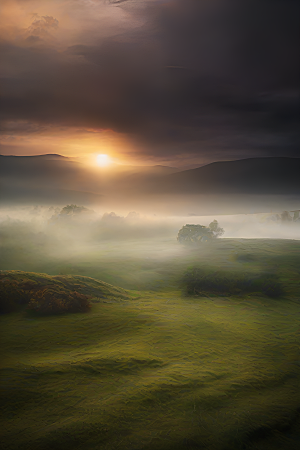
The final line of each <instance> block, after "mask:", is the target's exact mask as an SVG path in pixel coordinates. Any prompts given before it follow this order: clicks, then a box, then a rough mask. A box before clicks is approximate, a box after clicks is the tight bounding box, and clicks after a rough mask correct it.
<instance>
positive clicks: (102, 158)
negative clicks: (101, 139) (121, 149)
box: [97, 154, 111, 167]
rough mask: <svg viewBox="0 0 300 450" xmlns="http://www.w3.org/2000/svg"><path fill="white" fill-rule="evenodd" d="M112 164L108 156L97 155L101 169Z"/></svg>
mask: <svg viewBox="0 0 300 450" xmlns="http://www.w3.org/2000/svg"><path fill="white" fill-rule="evenodd" d="M110 163H111V160H110V157H109V156H108V155H104V154H101V155H97V164H98V166H100V167H106V166H108V165H109V164H110Z"/></svg>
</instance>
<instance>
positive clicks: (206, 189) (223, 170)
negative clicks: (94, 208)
mask: <svg viewBox="0 0 300 450" xmlns="http://www.w3.org/2000/svg"><path fill="white" fill-rule="evenodd" d="M98 169H99V170H98ZM210 194H212V195H215V194H217V195H218V196H221V195H300V158H287V157H269V158H248V159H242V160H235V161H219V162H214V163H211V164H207V165H204V166H201V167H197V168H193V169H188V170H183V171H182V170H180V169H176V168H174V167H168V166H161V165H157V166H141V167H134V166H130V167H127V166H125V167H124V168H123V167H116V168H115V170H114V169H113V168H111V169H110V170H105V169H104V170H103V169H102V168H97V167H96V166H95V167H94V168H93V167H88V166H85V165H83V164H81V163H79V162H74V161H72V160H70V159H69V158H65V157H60V155H37V156H0V200H1V202H2V203H3V202H5V203H6V204H7V203H9V202H10V201H12V202H14V203H16V202H17V201H18V200H19V201H20V203H24V202H26V203H28V202H30V201H31V200H32V201H33V202H34V201H35V202H37V201H38V202H39V203H41V202H43V201H45V202H47V203H59V204H62V203H64V202H65V201H67V199H70V201H71V199H72V202H73V203H76V202H78V203H80V204H94V203H97V204H99V202H100V199H103V198H104V196H105V197H106V198H111V197H112V196H114V197H115V198H119V199H120V201H122V202H123V201H124V199H127V200H128V199H131V198H144V197H145V198H146V197H147V196H152V197H153V196H154V197H156V196H161V195H168V196H174V199H175V198H176V196H178V195H181V196H182V195H183V196H191V195H210ZM76 199H77V200H76ZM122 199H123V200H122ZM83 200H85V201H84V202H83ZM101 201H102V200H101Z"/></svg>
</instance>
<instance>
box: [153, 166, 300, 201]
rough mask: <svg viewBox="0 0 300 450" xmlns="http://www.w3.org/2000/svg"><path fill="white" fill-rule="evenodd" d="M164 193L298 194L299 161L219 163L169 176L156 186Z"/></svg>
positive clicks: (299, 180)
mask: <svg viewBox="0 0 300 450" xmlns="http://www.w3.org/2000/svg"><path fill="white" fill-rule="evenodd" d="M157 189H160V191H161V192H166V193H171V192H172V193H174V194H175V193H202V194H205V193H211V194H215V193H231V194H242V193H245V194H300V158H287V157H269V158H248V159H241V160H236V161H220V162H214V163H211V164H207V165H206V166H202V167H199V168H196V169H189V170H185V171H181V172H177V173H174V174H170V175H168V176H167V177H166V179H165V180H163V182H162V183H161V184H160V185H159V186H157Z"/></svg>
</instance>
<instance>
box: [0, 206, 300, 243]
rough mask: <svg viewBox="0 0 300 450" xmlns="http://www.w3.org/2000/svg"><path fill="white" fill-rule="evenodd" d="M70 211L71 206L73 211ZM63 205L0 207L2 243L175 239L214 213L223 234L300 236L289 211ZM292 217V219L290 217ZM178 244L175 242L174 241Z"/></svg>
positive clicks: (227, 236)
mask: <svg viewBox="0 0 300 450" xmlns="http://www.w3.org/2000/svg"><path fill="white" fill-rule="evenodd" d="M74 211H75V212H74ZM74 211H73V210H72V208H71V209H70V210H64V211H62V208H61V207H57V206H51V207H48V206H34V207H29V206H23V207H22V206H20V207H18V208H2V209H0V236H1V240H2V245H7V244H8V243H10V244H13V243H14V242H15V243H17V242H19V241H22V242H23V245H26V243H29V242H32V243H37V244H40V245H46V244H48V245H49V251H51V248H52V249H55V252H57V251H58V252H59V251H60V250H61V251H62V248H63V251H65V249H66V247H69V250H70V251H71V250H76V249H79V248H81V249H82V247H84V246H93V245H100V246H101V244H103V245H105V244H107V243H108V242H123V244H122V245H126V242H132V241H148V242H149V243H150V244H151V245H152V246H154V247H155V245H158V243H159V242H161V241H168V242H170V243H171V242H173V243H176V244H177V240H176V238H177V234H178V231H179V229H180V228H181V227H182V226H184V225H186V224H201V225H205V226H208V225H209V223H210V222H211V221H212V220H214V219H216V220H217V221H218V222H219V225H220V226H221V227H222V228H224V231H225V233H224V235H223V237H222V238H223V239H224V238H225V239H226V238H239V239H241V238H244V239H254V238H272V239H300V221H299V219H298V217H296V216H295V217H294V216H293V215H294V213H293V212H291V213H287V216H286V217H283V216H281V215H280V214H270V213H260V214H237V215H213V216H197V215H189V216H175V215H173V216H167V215H165V216H164V215H162V214H160V215H156V214H148V215H146V214H141V213H139V212H133V211H128V212H127V213H124V212H123V213H119V212H118V211H115V212H112V211H101V210H98V211H95V210H92V209H88V208H82V210H74ZM293 219H294V220H293ZM178 245H179V244H178Z"/></svg>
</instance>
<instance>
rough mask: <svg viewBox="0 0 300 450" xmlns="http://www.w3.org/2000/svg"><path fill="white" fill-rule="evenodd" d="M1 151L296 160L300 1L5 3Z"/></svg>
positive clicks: (0, 16)
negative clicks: (286, 158) (284, 158)
mask: <svg viewBox="0 0 300 450" xmlns="http://www.w3.org/2000/svg"><path fill="white" fill-rule="evenodd" d="M0 8H1V10H0V28H1V31H0V39H1V55H2V56H1V85H2V89H1V91H2V94H1V96H2V99H1V103H2V108H1V136H0V143H1V149H0V153H1V154H4V155H34V154H44V153H58V154H61V155H65V156H72V157H78V158H83V159H84V158H90V157H91V155H94V154H99V153H100V154H102V153H105V154H108V155H109V156H110V157H111V158H112V159H113V160H114V161H116V162H119V163H124V164H133V163H134V164H141V165H143V164H145V165H147V164H165V165H170V166H175V167H185V166H187V165H189V164H190V165H193V164H196V165H202V164H206V163H209V162H213V161H220V160H234V159H242V158H248V157H261V156H291V157H297V156H300V152H299V144H300V139H299V119H300V109H299V105H300V101H299V78H300V75H299V32H300V31H299V27H300V25H299V17H300V10H299V1H298V0H243V1H240V0H2V1H1V7H0Z"/></svg>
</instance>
